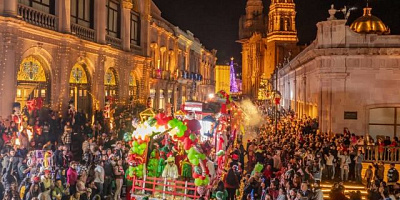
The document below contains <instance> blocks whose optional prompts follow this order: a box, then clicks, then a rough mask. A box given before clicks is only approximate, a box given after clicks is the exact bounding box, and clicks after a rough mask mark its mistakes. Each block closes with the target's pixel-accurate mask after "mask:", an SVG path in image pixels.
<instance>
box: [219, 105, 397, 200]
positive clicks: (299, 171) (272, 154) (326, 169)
mask: <svg viewBox="0 0 400 200" xmlns="http://www.w3.org/2000/svg"><path fill="white" fill-rule="evenodd" d="M266 119H267V120H266V123H265V124H263V125H262V126H261V127H260V128H259V130H258V132H257V137H256V138H254V139H252V140H249V141H247V143H242V144H239V145H238V146H236V148H235V149H234V150H233V151H232V153H231V158H232V160H231V163H230V166H231V168H230V169H229V171H228V172H227V175H226V177H225V179H224V181H223V182H222V183H221V184H220V185H219V186H218V187H217V188H216V189H215V190H214V193H215V194H216V193H219V195H220V196H222V194H224V193H226V194H227V195H226V196H227V198H226V199H229V200H233V199H236V198H237V195H238V194H239V193H236V192H235V191H240V190H242V194H241V195H242V199H243V200H253V199H260V200H270V199H271V200H322V199H324V197H323V193H322V190H321V181H324V182H327V183H330V184H333V187H332V188H331V192H330V193H329V195H330V199H335V200H340V199H348V197H346V196H345V188H344V185H345V183H350V184H362V183H364V184H367V186H366V187H367V189H368V199H371V200H381V199H384V200H386V199H398V198H399V197H400V196H399V193H400V190H399V185H398V184H397V182H398V180H399V174H398V172H397V170H396V169H395V165H394V164H392V165H391V168H390V169H389V170H388V171H387V182H385V181H384V170H385V169H384V166H383V163H382V162H376V163H373V164H371V165H370V166H369V167H368V169H366V173H365V175H364V177H362V173H361V171H362V167H363V165H362V162H363V161H364V154H365V146H364V144H374V141H373V140H372V139H371V138H370V137H368V140H367V141H366V139H365V138H364V136H358V135H355V134H351V133H350V131H349V130H348V129H347V128H345V129H344V131H343V133H340V134H328V133H321V132H320V131H319V130H318V122H317V120H316V119H311V118H310V117H306V116H304V117H302V118H298V117H296V115H295V114H294V113H290V112H288V113H286V114H283V115H282V116H281V117H280V120H277V122H275V120H272V118H269V117H266ZM275 123H277V124H275ZM275 127H277V129H275ZM398 144H399V143H398V139H397V138H393V140H390V138H389V137H386V138H385V140H378V141H377V143H376V145H378V146H379V145H380V146H379V148H380V149H379V154H385V153H386V154H388V153H389V154H390V152H385V151H386V150H385V151H384V150H383V148H384V147H389V146H391V147H398ZM241 183H243V186H242V187H241ZM349 196H350V198H351V199H361V193H360V192H356V193H351V194H350V195H349ZM221 199H223V198H221Z"/></svg>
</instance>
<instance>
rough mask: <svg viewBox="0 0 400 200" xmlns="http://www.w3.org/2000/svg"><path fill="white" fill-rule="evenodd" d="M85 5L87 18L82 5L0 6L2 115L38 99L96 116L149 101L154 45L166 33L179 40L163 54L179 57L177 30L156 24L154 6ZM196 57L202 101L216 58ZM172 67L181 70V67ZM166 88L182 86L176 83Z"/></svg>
mask: <svg viewBox="0 0 400 200" xmlns="http://www.w3.org/2000/svg"><path fill="white" fill-rule="evenodd" d="M80 1H81V0H80ZM83 1H84V2H85V3H87V6H86V10H84V12H83V13H85V12H89V14H88V13H86V14H83V15H81V14H79V13H80V12H78V11H77V9H81V8H79V6H77V5H76V4H74V2H77V0H60V1H56V0H50V1H49V2H50V3H49V5H48V6H47V7H46V6H43V7H41V9H38V8H37V7H35V5H34V2H33V3H32V2H31V1H25V2H30V3H26V4H23V3H18V2H19V1H18V0H7V1H0V75H1V78H0V116H1V117H7V116H9V115H10V114H11V112H12V109H13V108H12V105H13V102H15V101H18V102H20V103H21V104H22V106H23V105H25V104H26V102H27V100H28V99H32V98H35V97H42V98H43V100H44V104H45V105H48V106H49V107H50V108H52V109H54V110H58V111H65V110H66V108H67V106H68V102H69V101H70V100H73V101H75V103H76V105H77V109H78V110H92V111H93V110H95V109H101V108H103V106H104V104H105V101H106V99H113V100H115V101H116V102H118V103H121V104H127V103H130V102H133V101H140V102H142V103H145V102H146V100H147V98H148V97H149V96H150V95H151V94H150V88H151V87H152V86H153V85H154V82H155V79H158V78H154V76H153V72H154V67H155V64H154V62H153V60H154V59H153V58H152V57H151V52H152V49H153V48H152V47H154V45H155V43H156V42H157V41H154V40H153V39H154V38H158V37H159V36H161V35H163V36H164V35H165V36H168V37H171V38H174V40H170V43H169V44H172V45H171V46H166V47H165V48H160V50H161V49H163V52H164V54H163V55H165V56H166V55H169V56H171V57H172V56H173V55H176V56H177V55H178V54H179V51H178V47H179V44H180V43H179V41H178V36H177V35H175V34H174V33H175V32H176V29H177V28H176V27H173V28H172V30H173V31H170V34H167V32H168V31H169V30H167V31H165V30H163V28H162V27H160V26H158V25H157V22H156V21H157V18H158V16H155V17H154V18H153V17H152V15H154V12H152V10H151V9H154V7H155V6H154V3H153V2H152V1H151V0H143V1H136V0H95V1H85V0H83ZM52 2H53V3H52ZM110 16H115V17H114V18H113V17H110ZM163 21H165V20H163ZM114 22H115V23H114ZM166 23H168V22H166ZM185 37H186V36H185ZM187 37H189V36H187ZM159 38H160V42H161V41H164V40H161V37H159ZM191 39H193V41H194V42H193V43H195V42H197V43H198V44H200V43H199V42H198V41H197V40H195V39H194V38H191ZM189 40H190V39H188V41H189ZM165 44H166V43H165ZM158 45H159V46H158V47H161V46H162V44H161V43H159V44H158ZM192 46H193V45H192ZM192 46H190V45H187V48H185V50H187V51H184V52H187V53H188V54H189V53H190V49H191V48H192V49H193V47H192ZM171 48H172V50H173V53H172V51H171ZM197 53H198V54H197V55H198V57H196V59H197V60H196V61H198V65H196V67H197V68H196V69H193V71H191V72H197V73H198V74H199V75H198V76H200V74H201V75H202V77H203V79H202V81H198V82H197V83H198V87H197V90H196V92H195V93H193V97H194V98H195V97H197V96H198V99H201V98H202V96H201V95H202V93H201V92H205V91H203V90H211V89H210V88H212V91H213V82H212V81H211V79H212V78H210V77H212V75H213V74H212V70H213V65H214V64H215V60H216V58H215V52H214V53H212V52H209V51H207V50H205V49H204V48H202V47H201V45H200V48H199V49H198V51H197ZM189 58H190V59H191V58H192V57H187V59H188V60H189ZM176 59H177V58H176ZM163 61H164V62H168V61H165V60H163ZM168 65H169V66H170V69H176V68H178V67H177V66H178V65H177V61H175V62H173V61H171V63H170V64H168ZM187 66H188V67H189V64H187ZM190 67H192V66H190ZM196 70H197V71H196ZM188 71H189V70H188ZM39 72H40V73H39ZM42 72H44V73H42ZM205 73H208V74H205ZM203 74H204V75H203ZM206 77H207V78H206ZM43 80H44V81H43ZM169 82H171V81H169ZM203 83H207V84H203ZM166 87H167V88H168V89H169V88H175V87H173V86H172V84H169V85H168V86H166ZM107 96H108V97H109V98H106V97H107ZM179 97H180V96H178V94H177V98H175V99H176V101H178V99H179Z"/></svg>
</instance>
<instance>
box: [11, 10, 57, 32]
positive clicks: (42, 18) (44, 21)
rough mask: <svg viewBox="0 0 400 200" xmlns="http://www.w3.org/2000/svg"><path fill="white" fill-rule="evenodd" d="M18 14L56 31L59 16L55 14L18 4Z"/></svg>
mask: <svg viewBox="0 0 400 200" xmlns="http://www.w3.org/2000/svg"><path fill="white" fill-rule="evenodd" d="M18 15H19V16H21V18H22V20H24V21H26V22H28V23H30V24H33V25H36V26H40V27H43V28H47V29H50V30H54V31H56V30H57V28H58V23H57V22H58V18H57V17H56V16H55V15H52V14H49V13H45V12H42V11H39V10H36V9H34V8H32V7H29V6H26V5H23V4H18Z"/></svg>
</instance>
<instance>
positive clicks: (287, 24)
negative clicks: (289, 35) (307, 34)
mask: <svg viewBox="0 0 400 200" xmlns="http://www.w3.org/2000/svg"><path fill="white" fill-rule="evenodd" d="M286 30H287V31H291V30H292V28H291V24H290V19H289V18H286Z"/></svg>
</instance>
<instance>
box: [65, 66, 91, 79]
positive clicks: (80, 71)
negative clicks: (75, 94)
mask: <svg viewBox="0 0 400 200" xmlns="http://www.w3.org/2000/svg"><path fill="white" fill-rule="evenodd" d="M88 82H89V81H88V77H87V73H86V70H85V68H84V67H83V66H82V64H80V63H77V64H75V65H74V66H73V67H72V70H71V73H70V76H69V83H73V84H87V83H88Z"/></svg>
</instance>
